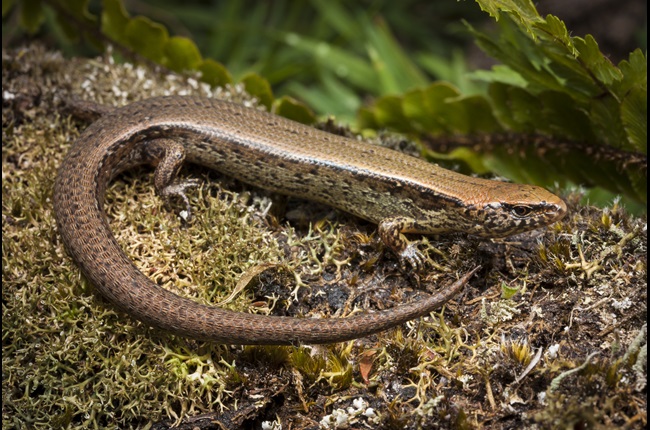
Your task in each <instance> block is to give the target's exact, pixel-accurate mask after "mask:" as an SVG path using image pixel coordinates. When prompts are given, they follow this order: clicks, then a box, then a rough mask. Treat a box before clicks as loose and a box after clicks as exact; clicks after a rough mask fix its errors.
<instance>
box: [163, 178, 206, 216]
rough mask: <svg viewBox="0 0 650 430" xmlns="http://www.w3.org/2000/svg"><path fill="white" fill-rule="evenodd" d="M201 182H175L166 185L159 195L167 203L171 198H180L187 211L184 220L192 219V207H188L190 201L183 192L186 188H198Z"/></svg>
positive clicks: (188, 180)
mask: <svg viewBox="0 0 650 430" xmlns="http://www.w3.org/2000/svg"><path fill="white" fill-rule="evenodd" d="M200 183H201V182H200V181H199V180H198V179H187V180H185V181H182V182H175V183H173V184H170V185H167V186H166V187H165V188H163V189H162V190H161V192H160V195H161V196H162V197H163V198H164V199H165V201H166V202H169V199H170V198H171V197H172V196H177V197H180V198H181V199H182V200H183V203H185V210H186V211H187V216H186V217H184V218H186V219H190V218H192V207H191V205H190V200H189V199H188V198H187V195H186V194H185V190H186V189H188V188H194V187H197V186H199V184H200Z"/></svg>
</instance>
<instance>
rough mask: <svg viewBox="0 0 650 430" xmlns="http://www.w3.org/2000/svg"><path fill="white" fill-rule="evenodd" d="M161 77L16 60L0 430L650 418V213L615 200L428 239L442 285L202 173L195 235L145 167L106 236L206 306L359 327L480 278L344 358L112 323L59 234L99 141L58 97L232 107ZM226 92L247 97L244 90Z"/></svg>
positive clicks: (119, 199) (7, 132)
mask: <svg viewBox="0 0 650 430" xmlns="http://www.w3.org/2000/svg"><path fill="white" fill-rule="evenodd" d="M151 76H154V74H153V73H151V72H149V71H146V70H142V69H139V68H134V67H131V66H129V65H114V64H111V63H110V62H108V61H105V60H103V59H97V60H88V61H86V60H84V61H81V60H64V59H62V58H61V57H60V56H59V55H58V54H53V53H49V52H46V51H44V50H42V49H41V48H37V47H30V48H27V49H25V50H24V51H12V52H8V53H6V54H5V60H4V61H3V91H4V92H5V103H4V104H3V155H2V156H3V159H2V160H3V202H2V214H3V225H2V228H3V243H2V250H3V254H2V258H3V269H2V270H3V318H2V324H3V426H7V427H8V428H37V429H38V428H52V427H66V428H72V429H81V428H147V427H149V426H151V425H153V424H154V423H156V422H159V421H161V420H169V421H168V422H170V423H174V422H180V421H181V420H184V419H187V418H188V417H191V416H196V415H199V414H205V415H206V416H209V417H211V418H210V419H213V420H221V421H220V422H222V423H224V422H227V423H229V425H228V426H229V427H237V426H239V427H246V426H247V425H250V426H253V424H254V423H261V422H262V421H276V420H279V421H280V422H282V423H283V424H285V425H286V426H287V427H290V426H291V425H290V423H298V422H300V423H302V424H301V425H303V426H304V427H306V426H307V425H316V424H315V423H318V422H320V421H321V419H323V417H325V416H327V415H330V416H331V414H332V413H333V412H334V411H335V410H339V409H340V410H342V411H346V408H350V407H353V402H354V401H355V400H357V399H359V398H361V399H363V401H357V403H358V404H362V403H363V404H364V405H366V406H364V408H366V409H367V408H372V410H373V413H374V414H375V415H372V417H371V416H370V415H368V416H365V415H358V416H357V415H355V417H354V419H355V420H357V421H356V422H358V423H360V424H359V425H375V424H377V423H379V425H381V426H383V427H384V428H391V427H394V428H404V427H406V428H417V427H423V428H431V427H438V428H513V427H528V428H531V427H535V426H537V427H539V428H549V427H569V426H571V425H577V424H580V425H591V426H594V427H599V426H600V427H607V426H617V427H620V426H628V427H639V428H641V427H643V425H644V424H645V423H646V410H647V404H646V396H645V389H646V388H645V387H646V379H647V367H646V366H645V364H644V363H645V360H646V357H647V334H646V328H645V322H646V320H647V308H646V305H645V303H646V296H647V282H646V274H647V245H646V243H647V232H646V228H645V225H646V220H645V218H635V217H632V216H629V215H628V214H627V213H626V212H625V210H624V208H623V207H621V206H620V205H618V204H617V203H616V202H613V204H612V205H611V207H609V208H607V209H605V210H601V209H596V208H593V207H590V206H581V205H579V204H578V201H579V199H580V195H579V194H578V193H576V194H570V195H567V200H568V203H569V206H570V208H571V214H570V216H568V217H567V218H566V219H565V220H563V221H562V222H560V223H558V224H557V225H555V226H552V227H551V228H548V229H546V230H544V231H542V232H540V233H539V236H537V237H536V236H534V235H524V236H523V237H518V238H510V239H507V240H505V241H497V242H485V241H479V240H476V239H474V238H467V237H460V236H451V237H429V238H427V239H426V240H425V241H424V242H423V244H422V247H421V249H422V250H423V251H424V252H425V253H426V254H427V255H428V256H429V265H430V270H429V271H427V272H426V273H425V274H424V275H422V276H421V279H419V282H418V280H416V279H413V278H412V277H409V276H406V275H404V274H403V273H401V272H400V270H399V264H397V261H396V260H395V259H394V257H393V256H392V255H390V253H387V252H384V250H383V248H382V247H381V246H380V245H379V243H378V241H377V239H376V235H375V234H374V232H375V227H374V226H372V225H369V224H367V223H364V222H362V221H359V220H358V219H355V218H353V217H349V216H346V215H345V214H341V213H338V212H336V211H333V210H331V209H330V208H327V207H322V206H318V205H313V204H310V203H305V202H301V201H291V200H290V201H288V202H287V204H286V209H285V210H283V211H280V212H279V213H278V214H275V215H273V214H274V213H275V212H274V211H273V208H274V207H275V206H278V205H276V204H274V205H272V210H271V215H267V212H268V211H267V210H268V207H269V205H270V204H271V202H273V203H277V201H276V200H273V199H272V198H271V196H269V195H268V194H266V193H263V192H261V191H259V190H256V189H254V188H252V187H246V186H243V185H241V184H239V183H237V182H236V181H234V180H231V179H229V178H224V177H221V176H219V175H217V174H215V173H213V172H209V171H207V170H202V169H197V168H195V167H190V166H188V167H187V168H185V169H184V170H183V172H182V173H181V174H182V176H184V177H194V178H200V179H201V186H200V187H199V188H197V189H195V190H192V192H191V203H192V207H193V209H194V214H195V216H196V217H195V219H194V220H193V221H191V222H190V223H184V222H183V221H182V220H180V219H179V217H178V215H177V214H176V212H175V210H173V209H172V210H169V209H168V208H165V206H164V204H163V203H162V202H161V201H160V199H158V198H157V197H156V196H155V195H154V192H153V187H152V186H151V178H150V176H151V175H150V171H149V170H148V169H141V170H136V171H133V172H129V173H128V174H126V175H124V176H123V177H121V178H119V179H118V180H117V181H115V182H114V183H113V184H112V185H111V186H110V187H109V190H108V193H107V198H106V208H107V211H108V213H109V219H110V223H111V229H112V230H113V232H114V233H115V234H116V237H117V238H118V241H119V242H120V243H121V245H122V247H123V248H124V249H125V251H126V252H127V254H128V255H129V256H130V257H131V258H132V259H133V260H134V261H135V263H136V264H137V265H138V267H139V268H140V270H142V271H143V272H144V273H145V274H146V275H147V276H149V277H150V278H152V279H154V280H155V281H156V282H157V283H158V284H160V285H162V286H163V287H164V288H168V289H170V290H172V291H174V292H175V293H177V294H181V295H184V296H186V297H191V298H193V299H195V300H198V301H201V302H204V303H213V304H215V303H223V302H225V303H224V304H222V306H224V307H228V308H230V309H233V310H237V311H242V312H258V313H273V314H282V315H289V316H297V317H303V316H306V317H322V318H330V317H345V316H349V315H350V314H355V313H359V312H363V311H364V310H365V309H385V308H389V307H392V306H395V305H396V304H400V303H403V302H405V301H410V300H415V299H416V297H417V296H418V295H419V294H421V293H422V291H432V290H435V289H437V288H440V286H444V285H448V284H449V283H450V282H452V281H453V280H455V279H456V277H457V275H458V273H462V272H465V271H466V270H468V269H469V268H471V267H473V266H474V265H475V264H478V263H480V264H482V265H483V267H484V269H483V270H482V272H481V273H480V276H476V277H475V278H474V279H473V280H472V281H471V287H467V288H466V289H465V291H464V292H463V293H462V294H461V295H460V296H459V297H457V298H456V300H454V301H452V302H450V303H448V304H447V305H446V306H445V308H444V309H441V310H439V311H438V312H435V313H433V314H432V315H431V316H430V317H428V318H424V319H421V320H419V321H412V322H409V323H407V324H404V325H403V326H401V327H398V328H395V329H393V330H389V331H387V332H385V333H380V334H378V335H375V336H370V337H368V338H364V339H359V340H356V341H351V342H345V343H341V344H337V345H330V346H319V347H309V346H300V347H231V346H228V345H216V344H213V343H209V342H197V341H193V340H188V339H183V338H179V337H176V336H171V335H169V334H167V333H165V332H161V331H159V330H156V329H152V328H149V327H147V326H144V325H142V324H140V323H139V322H137V321H135V320H133V319H131V318H129V317H128V316H127V315H125V314H124V313H122V312H119V311H117V310H115V309H114V308H113V307H112V306H111V305H110V304H109V303H108V302H107V301H106V300H104V299H102V298H101V297H99V296H98V295H97V294H96V292H95V291H94V288H93V287H92V286H91V285H89V284H88V283H87V282H86V281H85V280H84V279H83V278H82V277H81V276H80V274H79V271H78V270H77V268H76V267H75V265H74V264H73V262H72V261H71V260H70V259H69V257H67V255H66V253H65V251H64V249H63V246H62V244H61V241H60V238H59V236H58V235H57V233H56V229H55V223H54V220H53V217H52V206H51V189H52V184H53V180H54V177H55V174H56V168H57V166H59V164H60V162H61V159H62V157H63V156H64V154H65V152H66V151H67V150H68V148H69V147H70V144H71V142H72V141H73V140H74V139H75V137H76V136H78V134H79V131H80V130H81V129H83V127H85V124H83V123H77V122H75V121H72V120H70V119H69V118H68V117H67V116H66V115H65V114H63V113H62V112H61V110H60V108H59V100H60V99H61V98H63V97H67V96H68V95H69V94H77V95H82V96H84V97H86V98H88V99H91V100H95V101H100V102H103V103H106V104H109V105H121V104H124V103H127V102H128V101H131V100H135V99H138V98H144V97H150V96H153V95H160V94H165V93H175V94H178V93H196V94H208V95H214V93H215V91H212V90H210V89H208V88H205V87H202V86H200V85H198V84H197V83H196V81H195V80H192V79H191V78H183V77H179V76H175V75H173V76H158V77H155V78H151ZM217 92H218V95H219V96H221V97H225V98H230V99H233V100H237V101H243V100H247V101H248V102H252V101H251V100H250V99H249V98H248V97H247V96H246V95H245V94H243V93H242V92H241V90H239V89H238V88H235V87H233V88H228V89H222V90H219V91H217ZM326 127H327V125H326ZM342 132H344V133H349V131H348V130H342ZM387 140H388V141H389V144H393V145H394V144H395V142H397V141H398V140H399V139H397V138H395V137H390V138H388V139H387ZM391 142H392V143H391ZM285 219H290V222H286V221H285ZM242 279H244V281H242V282H240V280H242ZM233 292H234V293H233ZM595 352H597V354H596V355H593V356H592V359H591V360H589V361H588V362H587V357H589V356H591V355H592V354H593V353H595ZM362 362H363V369H362V368H361V366H360V363H362ZM585 363H586V364H585ZM581 366H583V367H581ZM574 369H578V370H574ZM558 378H560V379H559V383H558V384H553V381H557V380H558ZM552 386H553V387H554V389H553V390H551V387H552ZM356 410H361V409H358V408H357V409H355V411H356Z"/></svg>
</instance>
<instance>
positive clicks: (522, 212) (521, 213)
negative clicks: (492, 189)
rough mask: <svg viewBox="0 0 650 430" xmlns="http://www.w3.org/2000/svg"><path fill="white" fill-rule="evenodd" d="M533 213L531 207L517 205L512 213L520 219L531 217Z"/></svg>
mask: <svg viewBox="0 0 650 430" xmlns="http://www.w3.org/2000/svg"><path fill="white" fill-rule="evenodd" d="M532 211H533V210H532V208H531V207H530V206H523V205H517V206H513V207H512V213H513V214H514V215H515V216H517V217H520V218H523V217H526V216H528V215H530V213H531V212H532Z"/></svg>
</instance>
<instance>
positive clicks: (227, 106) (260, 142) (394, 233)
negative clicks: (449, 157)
mask: <svg viewBox="0 0 650 430" xmlns="http://www.w3.org/2000/svg"><path fill="white" fill-rule="evenodd" d="M184 158H186V159H187V160H188V161H190V162H193V163H197V164H201V165H204V166H208V167H210V168H213V169H215V170H218V171H220V172H222V173H224V174H227V175H231V176H233V177H236V178H237V179H239V180H241V181H243V182H247V183H250V184H253V185H255V186H258V187H261V188H265V189H268V190H272V191H276V192H279V193H283V194H287V195H291V196H298V197H302V198H306V199H310V200H314V201H319V202H323V203H326V204H328V205H331V206H333V207H336V208H339V209H341V210H343V211H346V212H349V213H351V214H354V215H357V216H359V217H361V218H364V219H367V220H369V221H371V222H374V223H376V224H378V225H379V235H380V237H381V239H382V240H383V241H384V242H385V243H386V244H387V245H388V246H389V247H390V248H391V249H392V250H393V251H394V252H395V253H396V254H397V255H398V256H399V257H400V259H401V261H403V262H406V263H408V264H410V265H412V266H414V267H416V268H419V266H420V265H421V256H420V255H419V253H418V252H417V250H416V248H415V247H414V246H413V245H412V244H410V243H409V242H408V241H406V239H405V237H404V235H403V233H408V232H410V233H423V234H429V233H444V232H459V231H460V232H467V233H469V234H474V235H479V236H483V237H503V236H507V235H510V234H515V233H521V232H524V231H528V230H533V229H537V228H540V227H544V226H546V225H549V224H551V223H553V222H555V221H557V220H559V219H561V218H562V217H563V216H564V215H565V213H566V206H565V204H564V202H563V201H562V200H561V199H560V198H559V197H557V196H555V195H553V194H551V193H549V192H548V191H546V190H544V189H542V188H539V187H535V186H531V185H519V184H510V183H504V182H497V181H489V180H484V179H479V178H472V177H469V176H465V175H461V174H459V173H455V172H451V171H449V170H445V169H442V168H440V167H438V166H435V165H433V164H430V163H427V162H426V161H424V160H421V159H418V158H414V157H410V156H408V155H404V154H402V153H399V152H396V151H392V150H390V149H386V148H383V147H378V146H374V145H370V144H367V143H362V142H359V141H356V140H352V139H346V138H343V137H339V136H335V135H332V134H329V133H325V132H322V131H319V130H316V129H313V128H311V127H307V126H305V125H302V124H298V123H295V122H293V121H290V120H287V119H284V118H280V117H277V116H274V115H271V114H268V113H265V112H261V111H258V110H254V109H250V108H246V107H244V106H241V105H236V104H232V103H228V102H224V101H219V100H212V99H207V98H198V97H180V96H171V97H160V98H153V99H149V100H145V101H142V102H138V103H133V104H131V105H129V106H126V107H124V108H121V109H117V110H115V111H113V112H111V113H108V114H107V115H105V116H103V117H102V118H101V119H99V120H98V121H96V122H95V123H94V124H92V125H91V126H90V127H88V129H86V131H85V132H84V133H83V134H82V135H81V136H80V137H79V139H78V140H77V142H76V143H75V144H74V146H73V147H72V149H71V150H70V152H69V153H68V155H67V156H66V158H65V160H64V162H63V164H62V165H61V168H60V170H59V174H58V176H57V179H56V183H55V187H54V210H55V215H56V220H57V225H58V229H59V232H60V234H61V236H62V237H63V241H64V243H65V245H66V247H67V249H68V251H69V252H70V254H71V255H72V258H73V259H74V260H75V261H76V262H77V264H78V265H79V267H80V268H81V270H82V272H83V274H84V275H85V276H86V277H87V278H88V279H89V280H90V281H91V282H92V283H93V285H95V287H96V288H97V289H98V290H99V291H100V292H101V293H102V294H103V295H104V296H106V297H107V298H108V299H109V300H110V301H111V302H113V303H114V304H116V305H117V306H118V307H120V308H122V309H123V310H125V311H126V312H127V313H128V314H129V315H132V316H133V317H135V318H137V319H140V320H142V321H144V322H146V323H148V324H151V325H152V326H155V327H159V328H162V329H164V330H168V331H170V332H173V333H176V334H180V335H184V336H188V337H193V338H197V339H205V340H211V341H216V342H221V343H229V344H299V343H332V342H340V341H344V340H348V339H354V338H358V337H363V336H367V335H369V334H371V333H375V332H378V331H382V330H385V329H387V328H390V327H393V326H396V325H398V324H401V323H404V322H406V321H408V320H411V319H414V318H417V317H420V316H422V315H426V314H428V313H429V312H431V311H432V310H434V309H435V308H437V307H439V306H441V305H442V304H444V303H445V302H446V301H448V300H449V299H450V298H452V297H453V296H454V295H455V294H456V293H458V292H459V291H460V290H461V289H462V287H463V286H464V285H465V284H466V283H467V281H468V280H469V278H470V277H471V276H472V275H473V274H474V273H475V272H476V270H477V269H478V268H475V269H473V270H472V271H470V272H469V273H467V274H465V275H464V276H462V277H461V278H460V279H459V280H458V281H456V282H455V283H454V284H452V285H451V286H450V287H447V288H446V289H443V290H442V291H441V292H439V293H437V294H435V295H433V296H430V297H429V298H427V299H425V300H421V301H417V302H414V303H410V304H405V305H401V306H397V307H395V308H393V309H389V310H385V311H381V312H374V313H368V314H364V315H359V316H355V317H350V318H332V319H308V318H303V319H300V318H288V317H275V316H262V315H252V314H245V313H239V312H232V311H228V310H224V309H220V308H217V307H213V306H205V305H201V304H198V303H196V302H193V301H191V300H189V299H185V298H182V297H180V296H177V295H175V294H173V293H171V292H169V291H167V290H164V289H162V288H160V287H158V286H157V285H156V284H154V283H153V282H152V281H151V280H149V279H148V278H147V277H146V276H144V275H143V274H142V273H140V272H139V271H138V269H137V268H136V267H135V265H134V264H133V262H131V260H130V259H129V258H128V257H127V256H126V255H125V254H124V252H123V250H122V249H121V248H120V246H119V245H118V243H117V241H116V240H115V238H114V237H113V234H112V233H111V231H110V229H109V226H108V223H107V221H106V215H105V213H104V210H103V198H104V191H105V189H106V187H107V185H108V183H109V181H110V180H111V179H112V178H113V177H114V176H115V175H116V174H118V173H119V172H121V171H123V170H125V169H127V168H130V167H132V166H134V165H137V164H143V163H150V164H155V165H157V169H156V173H155V185H156V189H157V191H158V192H159V193H160V194H161V195H163V196H170V195H179V196H181V197H182V198H184V200H185V202H186V204H188V202H187V198H186V197H185V195H184V189H185V188H186V187H188V186H191V185H193V184H194V183H192V182H191V183H185V184H178V183H174V180H175V175H176V172H177V171H178V169H179V167H180V166H181V164H182V162H183V160H184Z"/></svg>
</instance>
